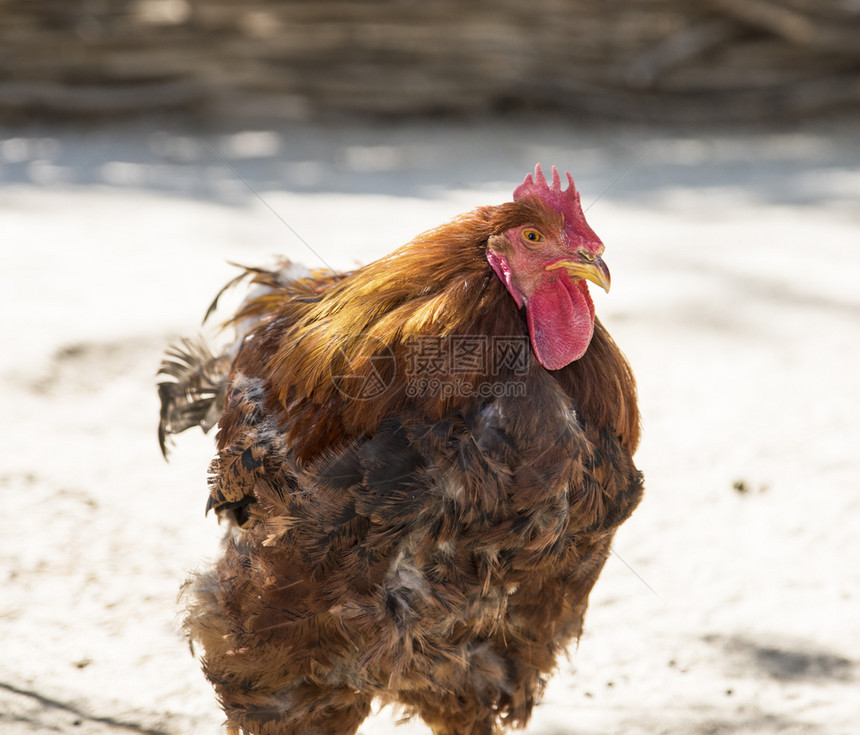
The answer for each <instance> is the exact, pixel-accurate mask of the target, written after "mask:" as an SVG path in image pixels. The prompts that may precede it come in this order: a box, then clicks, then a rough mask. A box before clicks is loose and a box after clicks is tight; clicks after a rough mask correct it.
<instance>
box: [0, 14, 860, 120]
mask: <svg viewBox="0 0 860 735" xmlns="http://www.w3.org/2000/svg"><path fill="white" fill-rule="evenodd" d="M0 11H2V28H0V48H2V54H0V115H2V116H3V117H6V118H12V117H18V118H26V117H27V116H30V115H45V116H61V117H64V118H68V117H74V118H87V119H96V118H116V117H118V116H129V115H139V114H142V113H163V112H166V111H172V112H178V113H182V114H183V115H185V116H188V117H193V118H195V119H197V120H198V121H202V120H211V119H212V118H213V117H215V118H222V117H224V116H229V117H231V118H242V117H246V116H248V115H252V116H257V115H266V116H276V117H278V118H282V119H288V120H307V119H318V118H320V117H323V116H324V117H329V118H331V117H333V116H342V115H345V114H348V115H360V116H362V117H366V116H371V115H372V116H402V115H411V116H414V115H442V114H458V115H463V114H498V113H511V112H518V111H523V110H531V111H534V110H539V111H553V112H565V113H580V114H582V113H586V114H591V115H600V116H608V117H613V118H621V119H628V120H643V119H647V120H656V121H667V120H673V121H676V120H692V121H713V120H716V119H719V120H756V121H775V120H784V119H786V118H792V117H798V116H803V115H809V114H813V113H820V112H823V111H830V110H834V109H839V108H846V107H850V106H853V107H855V108H856V106H857V104H858V102H860V48H858V43H857V37H858V32H860V4H858V2H857V1H856V0H820V1H819V2H813V0H708V1H707V2H703V3H694V4H691V3H683V2H677V1H675V0H640V1H639V2H620V1H619V0H608V1H600V2H599V1H597V0H593V1H588V0H533V1H532V2H523V0H493V1H492V2H490V1H489V0H478V1H477V2H472V3H462V2H457V1H456V0H433V2H423V1H422V2H419V1H418V0H393V1H392V0H376V1H375V2H374V1H373V0H358V1H357V2H343V1H336V0H317V1H316V2H312V1H310V0H305V1H301V0H295V1H290V0H243V1H242V2H238V1H235V0H234V1H232V2H231V1H230V0H110V1H109V0H78V1H71V2H70V1H69V0H3V2H2V4H0Z"/></svg>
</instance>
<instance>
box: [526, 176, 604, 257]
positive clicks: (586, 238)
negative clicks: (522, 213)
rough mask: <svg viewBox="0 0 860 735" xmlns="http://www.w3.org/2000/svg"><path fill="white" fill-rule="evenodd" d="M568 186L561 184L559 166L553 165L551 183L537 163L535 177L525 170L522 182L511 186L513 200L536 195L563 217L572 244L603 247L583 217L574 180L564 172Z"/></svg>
mask: <svg viewBox="0 0 860 735" xmlns="http://www.w3.org/2000/svg"><path fill="white" fill-rule="evenodd" d="M566 175H567V181H568V187H567V189H564V190H563V189H562V188H561V177H560V176H559V175H558V169H557V168H556V167H555V166H553V167H552V186H550V185H549V182H547V180H546V176H544V175H543V171H542V170H541V167H540V164H537V165H536V166H535V172H534V178H532V175H531V174H526V178H525V180H524V181H523V183H522V184H520V185H519V186H518V187H517V188H516V189H514V201H515V202H518V201H519V200H520V199H523V198H524V197H537V198H538V199H540V200H541V201H542V202H543V203H544V204H545V205H546V206H547V207H549V208H550V209H554V210H555V211H556V212H558V213H559V214H561V215H562V216H563V217H564V232H565V234H566V235H567V238H568V240H569V241H570V244H571V245H584V246H585V247H587V248H589V249H590V250H602V248H603V243H602V242H601V241H600V238H599V237H598V236H597V235H596V234H595V232H594V230H592V229H591V227H589V225H588V222H586V221H585V214H584V213H583V211H582V204H581V203H580V201H579V192H578V191H577V190H576V186H575V185H574V183H573V177H572V176H571V175H570V174H569V173H567V174H566Z"/></svg>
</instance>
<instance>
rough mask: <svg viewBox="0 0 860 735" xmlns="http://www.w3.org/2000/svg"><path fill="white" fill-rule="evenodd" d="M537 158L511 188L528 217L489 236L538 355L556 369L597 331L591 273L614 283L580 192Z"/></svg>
mask: <svg viewBox="0 0 860 735" xmlns="http://www.w3.org/2000/svg"><path fill="white" fill-rule="evenodd" d="M567 181H568V187H567V189H562V188H561V178H560V177H559V174H558V170H557V169H556V167H555V166H553V167H552V184H551V185H550V184H549V182H547V180H546V177H545V176H544V174H543V171H542V170H541V167H540V164H538V165H537V166H536V167H535V172H534V176H532V175H531V174H528V175H527V176H526V178H525V181H523V183H522V184H520V185H519V186H518V187H517V188H516V189H515V190H514V203H515V204H516V205H521V207H522V210H523V213H524V216H525V218H526V219H527V221H526V222H525V223H524V224H520V225H518V226H515V227H512V228H510V229H508V230H506V231H505V232H503V233H502V234H499V235H496V236H494V237H491V238H490V239H489V240H488V242H487V256H486V257H487V261H488V262H489V264H490V266H491V267H492V269H493V270H494V271H495V272H496V275H498V277H499V278H500V279H501V280H502V283H504V285H505V288H507V290H508V292H509V293H510V295H511V296H512V297H513V299H514V301H515V302H516V304H517V306H518V307H520V308H525V311H526V321H527V323H528V329H529V338H530V340H531V344H532V349H533V350H534V352H535V355H536V356H537V359H538V362H540V364H541V365H543V366H544V367H545V368H547V369H548V370H558V369H560V368H563V367H564V366H565V365H568V364H570V363H571V362H573V361H574V360H578V359H579V358H580V357H582V356H583V355H584V354H585V351H586V349H588V345H589V343H590V342H591V336H592V334H593V332H594V303H593V302H592V300H591V296H590V295H589V293H588V286H587V285H586V281H591V282H592V283H596V284H597V285H598V286H600V287H601V288H603V289H605V290H606V291H609V283H610V279H609V269H608V268H607V267H606V264H605V263H604V262H603V259H602V258H601V257H600V256H601V255H602V254H603V249H604V248H603V243H602V242H601V241H600V238H599V237H598V236H597V235H596V234H595V233H594V231H593V230H592V229H591V227H589V226H588V223H587V222H586V221H585V215H584V214H583V212H582V205H581V204H580V201H579V193H578V192H577V191H576V187H575V186H574V183H573V178H572V177H571V175H570V174H567Z"/></svg>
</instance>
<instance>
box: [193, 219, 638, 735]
mask: <svg viewBox="0 0 860 735" xmlns="http://www.w3.org/2000/svg"><path fill="white" fill-rule="evenodd" d="M546 219H549V220H552V221H553V222H557V220H558V217H557V215H553V214H552V213H546V212H544V213H542V212H541V208H540V206H537V205H535V204H534V203H530V202H519V203H515V204H514V203H510V204H508V205H502V206H500V207H486V208H481V209H479V210H476V211H475V212H473V213H470V214H469V215H464V216H463V217H461V218H458V219H457V220H455V221H454V222H452V223H450V224H449V225H447V226H444V227H442V228H437V229H436V230H432V231H430V232H429V233H425V234H424V235H422V236H420V237H419V238H417V239H416V240H415V241H413V242H412V243H410V244H409V245H407V246H405V247H404V248H403V249H401V250H400V251H397V252H396V253H394V254H392V255H391V256H389V257H388V258H386V259H383V260H382V261H378V262H377V263H374V264H371V265H369V266H366V267H365V268H363V269H360V270H359V271H356V272H355V273H352V274H328V275H325V274H315V275H312V276H307V277H305V278H298V279H295V280H289V279H287V278H284V277H282V276H281V277H279V276H278V275H277V274H276V273H275V272H272V273H270V274H269V275H265V271H261V270H259V269H258V270H256V271H254V272H253V273H252V274H251V275H252V276H253V278H254V280H255V281H256V282H257V283H258V284H260V283H263V284H265V286H266V288H265V290H264V292H263V293H261V294H258V295H257V296H256V297H255V298H254V299H252V300H250V301H249V302H247V303H246V304H245V305H244V306H243V307H242V308H241V309H240V311H239V313H238V314H237V315H236V318H235V322H236V323H237V324H238V323H241V324H244V325H245V326H246V329H247V333H246V334H244V336H243V338H242V344H241V349H239V350H238V353H237V355H236V358H235V360H234V361H233V363H232V366H231V368H230V372H229V375H227V376H225V380H226V389H225V391H224V403H223V413H222V415H221V419H220V424H219V434H218V456H217V457H216V459H215V460H214V461H213V463H212V467H211V478H210V499H209V507H210V508H214V509H215V510H216V511H217V512H218V513H219V515H220V516H221V517H222V519H226V520H227V521H228V522H229V523H230V531H229V533H228V536H227V539H226V540H225V545H224V551H223V555H222V557H221V558H220V560H219V561H218V562H217V564H216V566H215V568H214V569H211V570H208V571H206V572H204V573H201V574H199V575H197V576H196V577H194V578H192V579H191V580H189V582H188V583H187V584H186V586H185V588H184V601H185V604H186V605H187V609H188V613H187V617H186V626H187V628H188V631H189V634H190V635H191V637H192V638H193V639H194V640H195V641H196V642H197V643H199V644H201V645H202V648H203V651H204V652H205V653H204V657H203V667H204V671H205V673H206V676H207V677H208V678H209V680H210V681H211V682H212V684H213V685H214V687H215V689H216V691H217V693H218V696H219V699H220V701H221V704H222V706H223V707H224V710H225V712H226V714H227V718H228V726H229V727H230V728H232V729H233V731H234V732H238V731H242V732H245V733H253V735H284V734H286V733H301V734H305V733H307V734H308V735H310V734H311V733H336V734H341V733H342V734H344V735H346V734H348V733H354V732H355V731H356V729H357V728H358V726H359V725H360V723H361V722H362V721H363V719H364V718H365V717H366V716H367V714H368V713H369V707H370V703H371V701H372V700H373V699H379V700H381V701H383V702H392V703H398V704H400V705H403V706H404V707H406V709H407V711H408V713H410V714H414V715H418V716H420V717H422V718H423V719H424V720H425V721H426V722H427V723H428V724H429V725H430V726H431V728H432V729H433V731H434V733H436V735H453V734H454V733H461V734H462V733H466V734H467V735H468V734H471V735H479V734H482V735H489V734H490V733H495V732H498V731H500V730H501V729H502V728H503V727H505V726H509V725H513V726H516V725H523V724H525V723H526V722H527V721H528V718H529V715H530V712H531V710H532V707H533V705H534V704H535V703H536V701H537V700H538V699H539V697H540V694H541V691H542V688H543V686H544V683H545V681H546V679H547V677H548V676H549V674H550V673H551V672H552V670H553V668H554V667H555V665H556V660H557V657H558V655H559V654H560V653H561V652H562V651H563V650H564V649H565V647H566V646H567V645H568V644H569V643H570V642H571V641H572V640H574V639H576V638H577V637H578V636H579V635H580V633H581V631H582V624H583V616H584V614H585V609H586V606H587V602H588V595H589V592H590V590H591V588H592V586H593V585H594V583H595V581H596V579H597V576H598V574H599V573H600V570H601V568H602V566H603V564H604V562H605V560H606V558H607V555H608V553H609V548H610V543H611V539H612V535H613V533H614V531H615V529H616V528H617V526H618V525H619V524H620V523H622V522H623V521H624V520H625V519H626V518H627V517H628V516H629V515H630V513H632V511H633V510H634V508H635V507H636V505H637V503H638V502H639V499H640V496H641V492H642V480H641V476H640V473H639V472H638V471H637V470H636V468H635V466H634V464H633V461H632V454H633V452H634V450H635V448H636V444H637V442H638V432H639V417H638V411H637V408H636V396H635V385H634V382H633V377H632V373H631V371H630V369H629V367H628V365H627V363H626V361H625V360H624V358H623V356H622V355H621V353H620V352H619V351H618V349H617V347H615V345H614V343H613V342H612V340H611V338H610V337H609V336H608V334H607V333H606V331H605V329H604V328H603V327H602V325H600V323H599V322H597V323H596V324H595V332H594V337H593V339H592V343H591V346H590V347H589V349H588V351H587V352H586V353H585V355H584V356H583V357H582V359H580V360H577V361H576V362H573V363H571V364H570V365H569V366H567V367H566V368H564V369H562V370H558V371H552V372H550V371H547V370H545V369H544V368H543V367H541V365H539V364H538V363H537V362H536V361H535V360H530V361H529V363H528V365H527V369H526V370H524V371H523V370H519V371H518V372H517V373H516V374H515V373H514V372H513V370H514V369H513V368H512V367H507V368H505V369H502V370H500V371H499V372H498V374H496V375H492V376H488V375H487V374H486V371H483V372H482V371H478V370H476V371H474V372H473V373H468V372H466V373H464V374H463V375H462V376H460V377H461V378H462V380H463V381H465V382H466V383H468V384H470V385H474V386H476V385H477V384H478V383H479V382H480V381H484V382H486V381H488V380H489V381H491V382H494V383H496V384H498V385H505V384H509V383H511V382H512V381H519V382H520V383H521V384H522V390H521V391H520V392H518V393H517V394H516V395H506V394H505V393H504V391H498V392H496V393H492V395H495V396H497V397H493V398H484V399H479V398H475V397H471V396H465V395H454V396H444V397H443V396H438V395H435V396H423V397H422V396H415V395H411V394H410V392H409V390H407V384H406V381H405V377H404V376H405V374H406V361H407V354H408V342H409V339H410V338H414V337H415V336H416V335H483V336H487V337H489V338H492V337H494V336H506V337H509V336H523V335H524V334H526V332H525V330H526V325H525V321H524V319H523V316H522V313H521V312H520V311H519V310H518V309H517V307H516V305H515V304H514V302H513V300H512V299H510V297H509V296H508V294H507V293H506V291H505V288H504V286H503V285H502V283H501V282H500V281H499V279H498V278H496V276H495V275H494V274H493V273H492V271H491V270H490V269H489V267H488V266H487V263H486V261H485V260H484V258H483V257H482V248H483V247H485V244H486V242H487V240H488V239H489V238H490V237H492V236H494V235H498V234H499V233H501V232H504V231H505V230H506V229H507V228H509V227H511V226H512V223H514V224H518V223H522V222H531V221H537V222H542V221H544V220H546ZM381 341H384V346H385V349H386V350H388V353H387V354H389V355H390V356H392V359H391V360H389V362H388V363H387V364H388V366H389V367H388V368H387V369H388V370H389V372H387V373H385V374H384V375H383V378H384V380H385V383H386V385H387V389H386V390H385V391H384V392H382V393H381V394H380V395H379V396H378V397H375V398H371V399H368V400H358V399H356V398H354V397H350V396H348V395H344V394H343V392H342V391H339V390H338V389H337V385H336V381H333V380H332V377H331V376H332V375H339V374H341V373H342V371H343V370H345V369H347V368H348V369H349V370H350V371H352V372H353V374H358V375H362V374H365V373H366V372H367V371H369V370H371V369H372V367H373V365H374V364H375V363H374V362H373V360H372V358H373V357H374V354H375V351H376V352H377V353H378V351H379V345H380V343H381ZM339 371H340V372H339ZM362 371H365V373H363V372H362Z"/></svg>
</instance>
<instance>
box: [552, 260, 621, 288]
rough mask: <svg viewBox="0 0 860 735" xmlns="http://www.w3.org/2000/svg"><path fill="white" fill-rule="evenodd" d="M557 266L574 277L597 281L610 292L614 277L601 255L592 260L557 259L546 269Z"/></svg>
mask: <svg viewBox="0 0 860 735" xmlns="http://www.w3.org/2000/svg"><path fill="white" fill-rule="evenodd" d="M555 268H564V269H565V270H566V271H567V272H568V274H570V276H572V277H573V278H584V279H585V280H586V281H591V282H592V283H596V284H597V285H598V286H600V288H602V289H603V290H604V291H606V293H609V286H610V284H611V283H612V278H611V276H610V275H609V268H607V267H606V263H604V262H603V258H601V257H600V256H599V255H598V256H596V257H595V258H594V260H592V261H591V262H588V261H581V260H557V261H556V262H555V263H551V264H550V265H548V266H547V267H546V270H548V271H551V270H554V269H555Z"/></svg>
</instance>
